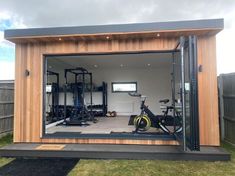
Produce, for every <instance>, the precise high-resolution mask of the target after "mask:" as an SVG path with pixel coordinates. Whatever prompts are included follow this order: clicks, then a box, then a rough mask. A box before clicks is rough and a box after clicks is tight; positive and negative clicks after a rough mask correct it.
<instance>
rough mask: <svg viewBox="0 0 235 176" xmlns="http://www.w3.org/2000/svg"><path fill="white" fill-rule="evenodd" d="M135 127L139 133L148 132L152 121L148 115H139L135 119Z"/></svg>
mask: <svg viewBox="0 0 235 176" xmlns="http://www.w3.org/2000/svg"><path fill="white" fill-rule="evenodd" d="M134 125H135V128H136V129H138V130H139V131H147V130H148V129H149V128H150V127H151V120H150V118H149V117H148V116H147V115H138V116H136V117H135V118H134Z"/></svg>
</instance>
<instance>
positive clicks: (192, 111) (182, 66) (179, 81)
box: [173, 36, 200, 151]
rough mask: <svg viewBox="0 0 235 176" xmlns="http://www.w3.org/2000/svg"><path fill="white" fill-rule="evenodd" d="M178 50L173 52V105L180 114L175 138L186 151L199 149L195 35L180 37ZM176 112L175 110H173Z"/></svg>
mask: <svg viewBox="0 0 235 176" xmlns="http://www.w3.org/2000/svg"><path fill="white" fill-rule="evenodd" d="M178 46H179V52H176V53H174V55H173V56H174V57H173V74H174V95H173V99H174V102H175V103H174V106H175V111H180V114H181V116H182V127H183V130H182V132H181V133H177V134H176V138H177V139H178V141H179V143H180V144H181V146H182V149H183V150H184V151H186V150H187V149H190V150H200V144H199V115H198V88H197V87H198V85H197V84H198V83H197V75H198V66H197V38H196V36H188V37H180V41H179V45H178ZM175 113H176V112H175Z"/></svg>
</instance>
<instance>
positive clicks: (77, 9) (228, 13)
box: [0, 0, 235, 73]
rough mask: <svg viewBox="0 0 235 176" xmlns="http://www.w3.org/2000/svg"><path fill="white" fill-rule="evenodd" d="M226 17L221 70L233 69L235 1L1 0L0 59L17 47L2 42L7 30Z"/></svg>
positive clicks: (220, 40) (9, 57) (220, 44)
mask: <svg viewBox="0 0 235 176" xmlns="http://www.w3.org/2000/svg"><path fill="white" fill-rule="evenodd" d="M206 18H224V19H225V30H224V31H223V32H221V33H220V34H219V35H218V37H217V58H218V59H217V60H218V71H219V73H222V72H231V71H235V68H233V67H232V66H233V65H235V62H234V61H233V59H231V58H233V53H232V51H233V42H234V38H235V36H234V35H235V34H234V31H235V1H234V0H214V1H211V0H193V1H187V0H178V1H169V0H168V1H167V0H147V1H143V0H79V1H78V0H67V1H58V0H47V1H38V0H24V1H18V0H5V1H0V60H8V61H9V60H13V59H14V53H13V52H14V45H13V44H12V43H10V42H7V41H5V40H4V39H3V32H2V31H3V30H4V29H7V28H27V27H53V26H81V25H97V24H115V23H134V22H154V21H173V20H193V19H206Z"/></svg>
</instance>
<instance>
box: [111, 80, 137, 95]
mask: <svg viewBox="0 0 235 176" xmlns="http://www.w3.org/2000/svg"><path fill="white" fill-rule="evenodd" d="M114 84H135V86H136V90H135V91H115V90H114V87H113V85H114ZM137 86H138V85H137V81H125V82H111V87H112V93H130V92H137Z"/></svg>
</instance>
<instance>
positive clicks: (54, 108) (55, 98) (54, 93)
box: [47, 70, 60, 122]
mask: <svg viewBox="0 0 235 176" xmlns="http://www.w3.org/2000/svg"><path fill="white" fill-rule="evenodd" d="M49 76H55V77H56V81H55V82H52V83H50V84H49V83H48V84H47V86H49V87H50V91H47V94H48V95H49V96H51V105H50V104H49V101H48V104H49V107H50V112H48V113H47V121H49V122H55V121H58V120H60V116H59V73H56V72H53V71H49V70H47V77H49Z"/></svg>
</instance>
